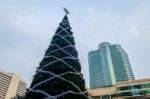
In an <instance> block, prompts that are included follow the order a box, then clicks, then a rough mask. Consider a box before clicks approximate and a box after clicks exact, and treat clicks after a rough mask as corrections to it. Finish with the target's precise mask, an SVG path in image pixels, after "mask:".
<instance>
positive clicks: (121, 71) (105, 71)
mask: <svg viewBox="0 0 150 99" xmlns="http://www.w3.org/2000/svg"><path fill="white" fill-rule="evenodd" d="M88 60H89V73H90V87H91V88H98V87H103V86H111V85H114V84H115V83H116V82H119V81H128V80H134V75H133V72H132V69H131V66H130V62H129V59H128V56H127V53H126V52H125V51H124V50H123V49H122V48H121V46H120V45H118V44H114V45H111V44H110V43H107V42H104V43H101V44H100V45H99V49H98V50H96V51H91V52H89V54H88Z"/></svg>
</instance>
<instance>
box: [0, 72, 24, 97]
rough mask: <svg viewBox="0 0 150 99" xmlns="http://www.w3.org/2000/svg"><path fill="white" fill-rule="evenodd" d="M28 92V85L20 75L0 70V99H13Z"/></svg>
mask: <svg viewBox="0 0 150 99" xmlns="http://www.w3.org/2000/svg"><path fill="white" fill-rule="evenodd" d="M25 92H26V83H25V81H23V80H22V79H21V78H20V76H19V75H17V74H15V73H8V72H4V71H2V70H0V99H11V98H12V97H14V96H16V95H19V96H23V95H24V94H25Z"/></svg>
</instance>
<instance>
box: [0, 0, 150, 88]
mask: <svg viewBox="0 0 150 99" xmlns="http://www.w3.org/2000/svg"><path fill="white" fill-rule="evenodd" d="M0 1H1V3H0V69H1V70H4V71H7V72H14V73H16V74H19V75H20V76H21V78H22V79H24V80H25V81H26V82H27V83H28V86H30V83H31V80H32V78H33V75H34V74H35V70H36V67H38V65H39V62H40V61H41V60H42V58H43V56H44V53H45V51H46V49H47V48H48V45H49V44H50V41H51V38H52V36H53V35H54V33H55V31H56V29H57V27H58V25H59V23H60V22H61V20H62V18H63V16H64V14H65V13H64V11H63V9H62V7H66V8H67V9H68V10H69V11H70V13H71V14H70V15H69V16H68V17H69V21H70V25H71V27H72V31H73V32H74V37H75V42H76V48H77V51H78V53H79V59H80V62H81V66H82V73H83V75H84V78H85V81H86V85H87V86H89V75H88V73H89V72H88V71H89V70H88V52H89V51H92V50H96V49H98V45H99V44H100V43H102V42H110V43H111V44H121V46H122V48H123V49H125V51H126V52H127V53H128V57H129V60H130V63H131V66H132V69H133V73H134V75H135V78H136V79H142V78H149V77H150V72H149V70H150V62H149V59H150V0H0Z"/></svg>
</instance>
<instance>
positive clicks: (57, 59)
mask: <svg viewBox="0 0 150 99" xmlns="http://www.w3.org/2000/svg"><path fill="white" fill-rule="evenodd" d="M64 10H65V11H66V15H65V16H64V18H63V20H62V22H61V23H60V24H59V27H58V28H57V30H56V32H55V34H54V36H53V38H52V41H51V44H50V45H49V47H48V49H47V51H46V52H45V55H44V58H43V60H42V61H41V62H40V64H39V67H38V68H37V70H36V74H35V75H34V78H33V81H32V83H31V86H30V88H29V90H28V92H27V94H26V96H25V99H90V97H89V95H88V93H87V91H86V89H85V82H84V79H83V76H82V74H81V66H80V62H79V59H78V53H77V51H76V49H75V42H74V37H73V36H72V35H73V33H72V31H71V27H70V25H69V21H68V17H67V14H68V11H67V10H66V9H64Z"/></svg>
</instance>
